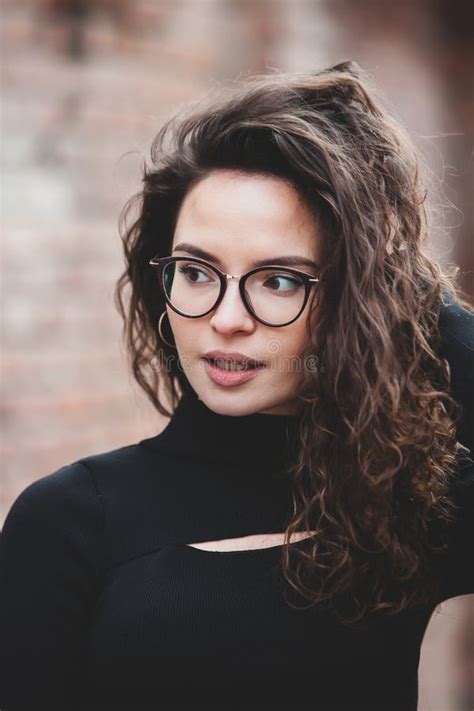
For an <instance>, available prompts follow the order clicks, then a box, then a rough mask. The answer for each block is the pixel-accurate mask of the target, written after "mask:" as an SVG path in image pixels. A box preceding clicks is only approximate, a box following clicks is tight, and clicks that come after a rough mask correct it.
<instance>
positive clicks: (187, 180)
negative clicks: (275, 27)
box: [0, 63, 474, 711]
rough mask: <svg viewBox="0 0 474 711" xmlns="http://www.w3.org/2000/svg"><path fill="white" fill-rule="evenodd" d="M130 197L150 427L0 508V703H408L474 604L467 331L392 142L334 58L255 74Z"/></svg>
mask: <svg viewBox="0 0 474 711" xmlns="http://www.w3.org/2000/svg"><path fill="white" fill-rule="evenodd" d="M138 198H139V199H138V201H136V200H132V202H131V203H130V205H129V206H128V209H127V210H126V211H125V213H124V217H125V219H124V222H123V227H124V232H123V239H124V247H125V257H126V269H125V271H124V273H123V275H122V276H121V278H120V280H119V282H118V284H117V291H116V298H117V305H118V307H119V310H120V312H121V314H122V316H123V318H124V325H125V336H126V341H127V344H128V348H129V353H130V361H131V367H132V370H133V373H134V376H135V378H136V380H137V382H138V383H139V384H140V386H141V387H142V388H143V389H144V391H145V392H146V394H147V395H148V397H149V398H150V400H151V401H152V403H153V404H154V406H155V407H156V409H157V410H158V411H159V412H160V413H161V414H164V415H169V416H171V420H170V421H169V423H168V424H167V426H166V427H165V429H164V430H163V431H162V432H160V433H159V434H157V435H156V436H154V437H150V438H147V439H144V440H141V441H140V442H138V443H133V444H129V445H124V446H123V447H121V448H119V449H115V450H113V451H108V452H104V453H100V454H91V455H89V456H84V457H83V458H81V459H80V460H78V461H75V462H73V463H70V464H65V465H64V466H63V467H62V468H60V469H59V470H57V471H55V472H53V473H51V474H49V475H48V476H46V477H43V478H41V479H39V480H38V481H36V482H34V483H33V484H32V485H30V486H28V487H27V488H26V489H25V490H24V491H23V492H22V493H21V494H20V496H19V497H18V499H17V500H16V501H15V502H14V504H13V506H12V508H11V510H10V511H9V514H8V516H7V519H6V521H5V525H4V529H3V535H2V546H1V555H2V587H1V591H2V602H1V612H2V620H3V621H2V634H1V640H2V641H1V642H0V645H1V651H2V668H3V672H4V678H3V684H4V686H3V698H2V699H1V701H3V705H2V709H4V710H5V711H9V709H15V708H20V707H21V708H23V707H24V706H25V705H26V706H28V704H30V706H31V707H33V703H34V705H35V707H39V708H43V707H47V708H49V709H51V708H105V707H107V708H124V707H128V708H130V709H132V708H133V709H136V708H144V707H147V708H153V709H155V708H156V709H163V708H180V709H184V708H195V706H196V705H198V706H199V705H200V704H203V708H207V704H208V703H220V704H221V706H220V707H219V708H225V709H231V708H232V709H236V708H247V709H250V708H260V707H261V706H260V705H261V704H268V706H265V708H267V707H268V708H280V709H282V708H288V709H290V708H291V709H293V708H295V707H296V708H308V709H309V708H311V709H325V708H331V709H333V710H334V709H336V708H337V709H349V708H350V709H354V708H360V709H364V710H365V709H368V708H373V709H377V710H378V711H379V710H380V709H400V710H401V709H403V710H404V711H407V710H409V709H410V710H413V711H414V710H415V709H416V703H417V667H418V660H419V652H420V645H421V641H422V638H423V634H424V631H425V629H426V626H427V624H428V622H429V619H430V616H431V614H432V613H433V611H434V609H435V608H436V606H437V605H438V604H439V603H440V602H442V601H443V600H446V599H448V598H449V597H453V596H456V595H461V594H465V593H472V592H474V574H473V570H472V562H471V561H472V543H471V542H472V533H473V532H474V526H473V513H474V505H473V496H474V464H473V462H472V459H471V457H470V451H469V447H470V446H471V442H472V440H471V441H468V439H467V435H468V432H469V431H468V429H467V427H466V423H467V421H468V418H469V413H468V409H469V407H470V406H471V404H472V399H471V398H472V372H473V369H472V340H473V323H474V314H473V311H472V309H471V308H470V307H469V305H468V304H467V303H466V302H464V301H463V300H462V299H461V298H460V296H459V294H458V293H457V290H456V287H455V286H454V282H453V279H452V278H451V277H449V276H447V275H446V274H444V273H443V272H442V270H441V268H440V267H439V265H438V264H436V263H435V261H434V260H433V259H431V258H429V257H428V256H427V255H426V254H425V253H424V251H423V247H424V244H425V242H426V239H427V237H428V231H429V228H428V226H427V220H426V214H425V209H424V197H423V191H422V187H421V186H420V184H419V179H418V172H417V158H416V155H415V152H414V149H413V148H412V146H411V143H410V141H409V139H408V138H407V136H406V135H405V133H404V132H403V130H402V129H401V128H400V127H399V126H397V125H396V123H395V122H394V120H393V119H392V118H391V117H390V116H389V115H388V114H387V112H386V111H385V110H384V109H383V108H382V106H381V103H380V101H379V100H378V98H377V96H376V92H375V89H374V88H373V86H371V82H370V80H369V78H368V77H367V76H366V74H365V73H364V72H363V71H362V70H361V69H360V68H359V67H358V66H357V65H355V64H353V63H343V64H341V65H337V66H335V67H332V68H330V69H327V70H325V71H322V72H319V73H317V74H310V75H307V74H275V75H270V76H254V77H251V78H248V79H246V80H244V81H239V82H236V83H235V84H232V83H230V84H229V86H227V87H220V88H218V89H217V90H215V93H213V92H210V94H209V96H206V97H205V98H204V99H203V100H201V101H198V102H197V103H196V104H192V105H190V107H189V110H183V111H182V112H181V113H180V114H179V115H178V116H175V117H173V118H172V119H170V121H168V122H167V123H166V124H165V125H164V126H163V127H162V129H161V130H160V132H159V134H158V136H157V138H156V140H155V142H154V145H153V148H152V163H151V166H149V167H147V168H146V169H145V174H144V187H143V190H142V191H141V193H140V194H139V195H138ZM137 204H138V208H139V210H138V214H137V215H136V216H135V218H134V219H133V220H131V221H130V220H129V219H128V217H129V215H130V208H131V207H132V206H134V205H137ZM128 286H130V287H131V293H130V299H129V301H128V302H127V300H126V298H125V291H126V288H127V287H128ZM454 382H456V388H457V390H456V392H454ZM165 401H168V402H171V412H170V411H169V410H168V409H167V408H166V407H165V405H164V402H165ZM463 416H464V417H463ZM463 445H464V446H463ZM176 704H177V706H176ZM180 704H181V705H180Z"/></svg>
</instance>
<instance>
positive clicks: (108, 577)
mask: <svg viewBox="0 0 474 711" xmlns="http://www.w3.org/2000/svg"><path fill="white" fill-rule="evenodd" d="M448 316H449V314H448ZM446 323H448V326H449V334H448V336H447V340H446V342H445V343H444V348H445V349H446V351H447V352H449V353H451V354H452V355H453V358H452V361H451V362H450V365H451V366H452V369H453V371H454V372H455V373H456V374H457V376H456V377H457V378H458V382H464V383H467V382H472V381H471V380H469V381H468V378H470V377H471V376H468V375H466V376H465V379H464V381H463V375H462V373H463V371H462V369H460V368H459V365H458V364H459V363H463V364H464V363H467V362H469V355H468V353H469V348H468V346H467V344H466V342H465V340H464V341H463V336H462V334H463V333H464V331H463V330H462V329H461V330H459V325H458V324H459V322H458V321H456V322H455V321H454V320H453V319H451V320H450V319H449V318H448V319H447V320H446ZM468 325H469V326H470V327H472V321H470V322H469V324H468ZM456 329H457V330H456ZM447 332H448V331H447ZM471 333H472V331H471ZM459 334H461V337H460V336H459ZM461 355H462V357H461ZM458 356H459V357H458ZM471 361H472V351H471ZM465 392H466V388H464V391H463V394H462V396H463V397H464V396H465ZM469 405H471V406H472V402H470V403H468V406H469ZM295 435H296V418H295V417H292V416H287V415H261V414H252V415H249V416H245V417H231V416H222V415H219V414H217V413H215V412H213V411H212V410H210V409H209V408H207V406H206V405H205V404H204V403H203V402H202V401H201V400H198V399H195V398H192V397H191V396H189V395H186V396H185V397H184V398H183V399H182V400H181V401H180V403H179V405H178V407H177V409H176V411H175V412H174V414H173V417H172V419H171V420H170V422H169V423H168V424H167V426H166V427H165V429H164V430H163V431H162V432H161V433H159V434H158V435H156V436H154V437H150V438H147V439H144V440H141V441H140V442H138V443H135V444H131V445H127V446H124V447H121V448H119V449H115V450H112V451H109V452H103V453H99V454H92V455H89V456H86V457H83V458H82V459H81V460H79V461H76V462H73V463H71V464H66V465H65V466H63V467H61V468H60V469H58V470H57V471H55V472H53V473H51V474H49V475H47V476H45V477H43V478H41V479H39V480H37V481H35V482H34V483H33V484H31V485H30V486H28V487H27V488H26V489H25V490H24V491H23V492H22V493H21V494H20V495H19V497H18V498H17V499H16V501H15V502H14V503H13V505H12V507H11V509H10V511H9V513H8V516H7V518H6V521H5V524H4V527H3V531H2V537H1V546H0V556H1V557H0V571H1V578H0V593H1V601H0V622H1V627H0V674H1V685H0V689H1V691H0V708H1V709H2V711H13V710H16V709H48V711H51V710H52V709H75V710H78V709H89V710H91V709H129V711H132V709H133V710H134V711H135V709H145V708H146V709H179V711H188V710H190V709H207V708H209V707H211V708H213V709H219V710H220V711H231V710H232V711H237V710H239V709H245V710H246V711H253V710H256V709H264V708H265V709H268V711H270V710H271V711H273V709H280V710H281V711H282V710H283V709H288V710H290V709H295V708H299V709H314V710H317V711H322V710H324V711H329V710H330V711H338V710H339V711H342V710H343V709H344V711H349V709H350V710H351V711H352V710H353V709H359V711H362V710H363V711H367V710H368V709H369V710H370V709H371V710H372V711H376V710H377V711H389V710H393V711H395V710H396V711H415V710H416V706H417V696H418V691H417V689H418V687H417V675H418V662H419V653H420V645H421V641H422V639H423V635H424V632H425V629H426V626H427V623H428V621H429V619H430V616H431V614H432V612H433V608H432V607H417V608H415V609H410V610H408V611H405V612H404V613H402V614H400V615H398V616H396V617H395V618H385V619H383V620H382V619H377V620H375V619H371V620H368V621H366V622H365V623H363V624H360V625H358V626H356V627H355V628H348V627H344V626H343V625H341V624H340V623H338V622H337V620H336V619H335V618H334V616H333V615H332V614H331V613H330V610H329V608H328V607H327V606H317V607H313V608H308V609H302V608H303V607H304V605H305V603H306V601H305V600H304V599H302V598H298V597H297V596H296V595H293V596H292V595H290V594H289V593H287V594H288V598H289V600H290V602H291V603H292V604H293V605H296V609H295V608H294V607H291V606H290V605H289V604H288V603H287V601H286V600H285V599H284V596H283V594H282V579H281V577H280V557H281V552H282V548H281V546H273V547H271V548H262V549H258V550H243V551H239V550H237V551H236V550H233V551H225V552H222V551H221V552H218V551H207V550H200V549H196V548H192V547H190V546H189V545H187V544H189V543H197V542H199V541H208V540H215V539H221V538H232V537H237V536H246V535H251V534H256V533H267V532H268V533H271V532H283V531H284V530H285V525H286V522H287V519H288V516H289V513H290V511H291V496H290V492H291V489H290V479H289V476H288V467H287V465H288V461H289V459H290V458H291V452H292V447H294V446H296V444H295V443H296V437H295ZM468 454H469V453H468V452H467V451H466V450H464V454H463V456H462V457H461V459H460V464H461V466H460V468H459V475H458V477H457V480H456V485H455V487H454V491H455V493H456V497H457V502H458V503H459V506H460V515H459V521H458V524H457V526H456V529H455V534H454V537H453V541H454V544H453V547H452V549H451V550H450V553H449V556H448V557H447V559H446V561H445V564H444V567H443V574H444V576H445V587H444V590H445V594H444V596H443V599H447V598H448V597H454V596H455V595H460V594H464V593H469V592H474V573H473V564H472V559H473V557H472V541H473V540H474V535H473V534H474V463H473V462H472V459H471V458H470V457H469V456H468ZM292 545H294V546H303V547H304V546H307V545H308V542H307V541H304V540H303V541H299V542H297V543H293V544H292ZM286 590H287V591H288V588H286ZM210 704H212V706H209V705H210Z"/></svg>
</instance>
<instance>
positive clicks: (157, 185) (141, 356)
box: [115, 62, 471, 624]
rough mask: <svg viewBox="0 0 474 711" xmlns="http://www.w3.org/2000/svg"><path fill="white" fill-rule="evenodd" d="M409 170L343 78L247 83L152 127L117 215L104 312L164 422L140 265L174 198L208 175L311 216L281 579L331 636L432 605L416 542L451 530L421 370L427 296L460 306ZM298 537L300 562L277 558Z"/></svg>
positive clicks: (175, 371) (433, 595)
mask: <svg viewBox="0 0 474 711" xmlns="http://www.w3.org/2000/svg"><path fill="white" fill-rule="evenodd" d="M420 160H421V158H420V156H419V155H418V152H417V150H416V149H415V147H414V145H413V143H412V141H411V140H410V138H409V136H408V134H407V132H406V131H405V129H404V128H403V127H402V125H401V124H400V122H399V121H397V120H396V119H395V118H393V117H392V116H391V115H390V112H389V111H388V110H387V109H386V108H385V107H384V106H383V101H382V99H381V98H380V97H379V96H378V93H377V90H376V88H375V87H374V85H373V81H372V79H371V77H370V76H369V75H368V74H367V72H365V71H364V70H362V69H361V68H360V67H359V65H357V64H356V63H354V62H343V63H341V64H338V65H335V66H333V67H330V68H328V69H325V70H323V71H318V72H314V73H298V72H296V73H282V72H275V73H270V74H264V75H252V76H248V77H245V78H238V79H235V80H230V81H229V82H228V83H227V84H224V85H218V86H215V87H213V88H212V89H210V90H209V91H208V93H206V95H205V96H203V97H201V98H200V99H198V100H196V101H194V102H191V103H190V104H187V105H185V106H184V107H181V108H180V110H179V111H178V112H176V113H175V114H174V115H172V116H171V118H169V119H168V120H167V121H166V122H165V123H164V124H163V125H162V127H161V128H160V130H159V132H158V135H157V136H156V138H155V140H154V141H153V144H152V148H151V165H149V166H147V165H146V164H145V166H144V169H143V188H142V190H141V191H140V192H139V193H138V194H137V195H135V196H133V197H132V198H131V199H130V201H129V202H128V203H127V205H126V206H125V208H124V211H123V213H122V215H121V222H120V228H121V235H122V240H123V246H124V253H125V260H126V268H125V270H124V272H123V274H122V275H121V276H120V278H119V280H118V282H117V285H116V290H115V300H116V305H117V307H118V309H119V312H120V314H121V316H122V318H123V323H124V326H123V336H124V340H125V341H126V346H127V351H128V354H129V358H130V365H131V369H132V372H133V375H134V377H135V379H136V381H137V382H138V384H139V385H140V387H141V388H143V390H144V391H145V393H146V395H147V396H148V397H149V399H150V400H151V402H152V403H153V405H154V407H155V408H156V409H157V410H158V411H159V412H160V413H161V414H163V415H166V416H171V414H172V412H170V411H169V410H168V409H167V408H166V407H165V406H164V404H163V398H162V396H164V398H165V399H166V400H168V401H171V403H172V407H173V408H174V407H175V406H176V404H177V402H178V400H179V397H180V395H181V394H182V393H184V392H187V393H191V394H193V393H194V391H193V389H192V387H191V385H190V383H189V381H188V380H187V378H186V376H185V374H184V372H183V368H182V367H180V363H179V358H173V357H172V356H173V353H174V352H173V350H172V349H170V347H169V346H168V345H167V344H166V343H164V342H163V341H162V340H161V338H160V335H159V333H158V329H157V322H158V319H159V316H160V315H161V313H162V312H163V311H164V309H165V304H164V302H163V299H162V296H161V295H160V293H159V291H158V289H157V282H156V274H155V273H154V272H153V269H152V268H151V267H150V266H149V265H148V262H149V260H150V259H151V258H152V257H154V256H155V255H160V256H167V255H169V254H170V248H171V244H172V239H173V233H174V228H175V225H176V220H177V216H178V211H179V208H180V205H181V203H182V201H183V198H184V196H185V195H186V193H187V192H188V190H189V189H190V188H191V187H192V186H193V185H194V184H195V183H196V182H197V181H199V180H200V179H202V178H204V177H205V176H206V175H208V174H209V172H210V171H213V170H218V169H221V168H223V169H232V170H236V171H244V172H247V173H256V174H269V175H273V176H277V177H279V178H281V179H283V180H285V181H289V183H290V184H291V185H292V186H294V188H295V189H296V190H297V191H298V193H299V194H300V196H301V198H302V199H303V200H304V201H305V203H306V204H307V205H308V206H309V208H310V209H311V211H312V214H313V215H314V219H315V220H317V223H318V225H319V227H320V229H321V230H322V234H323V240H322V242H323V255H322V259H321V263H322V265H321V271H320V274H319V277H320V282H319V284H318V294H317V295H318V298H317V308H314V309H312V310H311V313H310V324H311V327H310V328H309V331H308V354H309V355H313V356H314V357H315V358H317V360H318V362H319V363H320V365H321V368H324V375H323V376H322V375H321V371H320V370H315V369H313V368H311V369H306V371H305V372H304V382H303V387H302V389H301V392H300V393H299V397H300V398H301V401H302V403H303V407H302V412H301V414H300V415H298V418H299V421H298V433H299V436H298V446H297V447H296V450H295V457H294V462H293V466H292V471H291V476H292V495H293V514H292V519H291V521H289V523H288V527H287V530H286V536H285V545H284V547H283V553H282V567H283V572H284V577H285V578H286V580H287V581H288V583H289V584H290V586H291V588H292V589H293V590H294V591H296V592H297V593H299V594H300V595H302V596H303V597H305V598H306V599H308V600H309V601H310V605H314V604H316V603H322V602H323V601H328V602H329V607H330V608H331V609H332V610H334V612H335V613H336V615H337V616H338V618H339V619H340V620H341V621H343V622H345V623H347V624H350V623H352V622H356V621H358V620H360V619H362V618H363V617H364V616H365V614H366V613H367V612H369V611H370V612H378V613H379V612H381V611H384V612H386V613H388V614H395V613H397V612H399V611H401V610H403V609H405V608H407V607H408V606H410V605H414V604H423V603H425V602H426V603H432V602H434V603H436V602H437V600H438V597H437V596H438V594H439V589H438V584H439V580H438V578H437V577H436V574H435V573H434V567H433V566H430V565H429V561H430V560H431V554H432V553H435V552H437V551H442V550H444V548H445V546H446V542H445V539H444V537H443V535H440V536H438V537H434V538H432V537H431V534H430V531H431V530H432V529H431V525H433V526H434V525H435V524H436V525H438V526H439V525H440V524H441V526H440V527H439V528H438V529H437V530H438V532H442V531H443V530H444V526H448V525H450V524H451V523H452V522H453V521H454V518H455V510H456V507H455V504H454V502H453V501H452V500H451V498H450V496H449V491H448V489H449V484H450V481H451V479H452V477H453V476H454V474H455V472H456V470H457V464H458V450H459V444H458V443H457V439H456V425H457V423H458V422H459V419H460V416H461V408H460V405H459V404H458V403H457V402H456V401H455V400H454V399H453V398H452V397H451V396H450V394H449V391H450V369H449V364H448V362H447V360H445V359H443V358H441V357H440V356H439V355H438V353H437V348H438V346H439V343H440V332H439V327H438V317H439V313H440V308H441V305H442V304H443V303H445V302H444V301H443V296H448V297H449V296H452V297H454V298H455V299H457V300H458V301H459V302H460V303H461V304H463V305H464V307H467V308H469V309H470V308H471V307H470V305H469V304H468V303H467V302H466V301H465V300H464V299H463V298H462V297H461V294H460V289H459V288H458V287H457V286H456V283H455V279H456V277H455V274H454V273H452V274H448V273H447V272H446V271H444V270H443V269H442V268H441V266H440V265H439V264H438V263H437V262H436V261H435V260H434V259H433V258H430V257H429V256H428V254H427V253H426V252H425V249H424V248H425V247H426V244H427V242H428V238H429V235H430V228H429V219H428V210H427V207H428V206H429V205H430V203H428V202H427V194H428V191H427V190H425V189H423V187H422V186H421V179H420V170H419V167H420ZM136 208H138V214H136V215H135V216H134V217H133V218H132V219H131V214H132V212H133V211H134V210H135V209H136ZM455 271H456V268H455ZM127 285H129V286H130V287H131V293H130V299H129V301H128V303H127V304H126V299H125V293H124V292H125V288H126V287H127ZM443 292H444V294H443ZM165 362H166V363H167V367H163V364H164V363H165ZM160 387H161V389H162V393H161V394H160V392H159V390H160ZM194 394H195V393H194ZM310 530H314V531H315V534H314V535H313V536H312V537H311V539H310V550H309V552H308V551H307V550H305V549H304V548H302V547H301V546H293V545H291V544H290V543H289V540H290V536H291V534H292V533H293V532H294V531H310ZM433 530H434V529H433ZM440 544H441V545H440ZM290 555H295V556H296V558H297V561H296V566H295V569H294V570H292V567H291V565H290Z"/></svg>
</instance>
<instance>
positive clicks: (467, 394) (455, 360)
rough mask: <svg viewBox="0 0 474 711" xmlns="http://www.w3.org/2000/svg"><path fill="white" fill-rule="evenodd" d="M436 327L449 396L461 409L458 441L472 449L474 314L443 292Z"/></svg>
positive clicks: (473, 443) (473, 442)
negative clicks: (446, 371) (443, 360)
mask: <svg viewBox="0 0 474 711" xmlns="http://www.w3.org/2000/svg"><path fill="white" fill-rule="evenodd" d="M443 297H444V303H442V305H441V309H440V314H439V319H438V325H439V331H440V346H439V348H440V349H439V355H440V356H441V357H442V358H445V359H446V360H447V361H448V364H449V369H450V377H451V394H452V396H453V397H454V399H455V400H457V402H458V403H460V405H461V406H462V408H463V414H462V421H461V424H460V426H459V429H458V439H459V441H460V442H461V443H462V444H463V445H465V446H466V447H468V448H469V449H470V450H471V451H472V450H473V449H474V440H473V435H474V312H473V311H471V310H470V309H468V308H466V307H465V306H463V304H462V303H460V302H459V301H458V300H457V299H455V298H453V297H452V296H451V295H450V294H449V293H448V292H446V291H444V292H443Z"/></svg>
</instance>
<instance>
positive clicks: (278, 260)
mask: <svg viewBox="0 0 474 711" xmlns="http://www.w3.org/2000/svg"><path fill="white" fill-rule="evenodd" d="M176 250H179V251H180V252H188V254H192V255H193V257H200V258H201V259H206V260H207V261H208V262H214V264H216V265H217V266H218V267H220V268H221V269H222V270H223V271H225V267H224V264H223V263H222V262H221V260H220V259H218V257H216V256H214V255H213V254H211V253H210V252H208V251H207V250H205V249H202V248H201V247H197V246H196V245H194V244H190V243H189V242H180V243H179V244H177V245H176V246H175V247H174V249H173V252H174V251H176ZM269 264H278V266H282V267H297V266H305V267H308V268H309V269H319V268H320V267H319V264H317V263H316V262H314V261H313V260H312V259H307V258H306V257H301V256H299V255H297V254H288V255H285V256H284V257H272V258H271V259H258V260H257V261H255V262H252V263H251V265H250V267H251V268H252V269H256V268H257V267H266V266H267V265H269Z"/></svg>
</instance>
